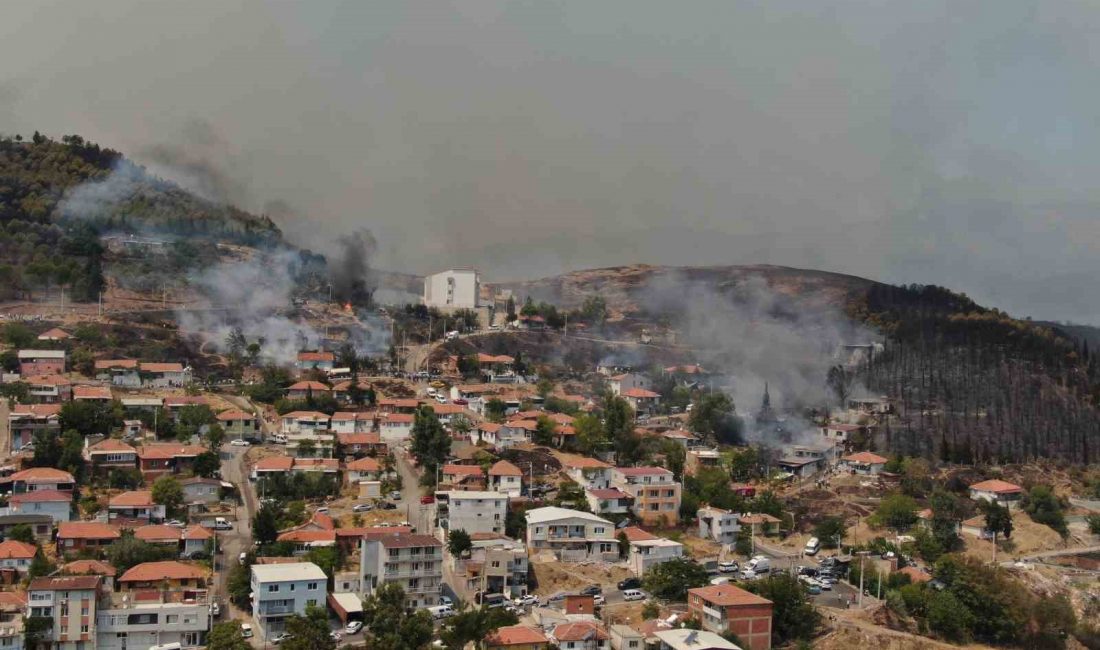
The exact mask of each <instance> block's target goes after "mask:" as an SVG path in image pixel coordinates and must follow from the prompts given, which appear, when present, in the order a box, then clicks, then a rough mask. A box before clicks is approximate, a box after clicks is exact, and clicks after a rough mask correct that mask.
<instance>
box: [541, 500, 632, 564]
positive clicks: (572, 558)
mask: <svg viewBox="0 0 1100 650" xmlns="http://www.w3.org/2000/svg"><path fill="white" fill-rule="evenodd" d="M526 514H527V550H528V552H529V553H539V552H542V551H550V552H552V553H553V554H554V555H555V556H556V557H557V558H558V559H559V560H561V561H564V562H580V561H587V560H595V561H600V560H603V561H607V562H613V561H615V560H617V559H618V557H619V545H618V542H617V540H616V539H615V526H614V525H613V524H612V523H611V522H610V521H608V520H606V519H604V518H602V517H598V516H596V515H593V514H591V513H588V512H581V511H579V510H570V509H568V508H558V507H554V506H549V507H545V508H534V509H532V510H528V511H527V513H526Z"/></svg>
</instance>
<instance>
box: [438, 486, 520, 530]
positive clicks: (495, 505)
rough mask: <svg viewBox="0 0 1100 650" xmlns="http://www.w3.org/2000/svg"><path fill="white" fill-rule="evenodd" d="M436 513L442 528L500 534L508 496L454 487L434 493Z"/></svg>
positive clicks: (506, 512) (506, 511)
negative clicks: (453, 489) (452, 489)
mask: <svg viewBox="0 0 1100 650" xmlns="http://www.w3.org/2000/svg"><path fill="white" fill-rule="evenodd" d="M435 501H436V516H437V517H438V525H439V527H440V528H441V529H442V530H444V531H451V530H464V531H466V532H467V533H470V534H473V533H503V532H504V520H505V518H506V517H507V515H508V495H506V494H502V493H500V492H474V491H467V490H456V491H450V492H436V495H435Z"/></svg>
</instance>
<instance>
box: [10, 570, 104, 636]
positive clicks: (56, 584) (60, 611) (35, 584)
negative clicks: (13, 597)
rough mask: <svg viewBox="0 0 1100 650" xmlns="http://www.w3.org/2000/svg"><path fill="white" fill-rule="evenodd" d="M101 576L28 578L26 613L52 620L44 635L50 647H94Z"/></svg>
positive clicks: (30, 615)
mask: <svg viewBox="0 0 1100 650" xmlns="http://www.w3.org/2000/svg"><path fill="white" fill-rule="evenodd" d="M101 580H102V578H101V577H100V576H58V577H49V578H35V579H34V580H32V581H31V583H30V585H29V586H28V587H27V616H28V617H37V616H42V617H45V618H49V619H51V620H52V621H53V626H52V628H51V629H50V630H49V632H47V638H46V639H43V640H44V641H46V642H48V643H49V646H50V648H51V649H52V650H84V648H87V647H94V645H95V643H96V634H95V630H94V629H93V627H94V623H95V620H96V600H97V599H98V597H99V591H100V585H101Z"/></svg>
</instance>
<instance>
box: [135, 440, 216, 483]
mask: <svg viewBox="0 0 1100 650" xmlns="http://www.w3.org/2000/svg"><path fill="white" fill-rule="evenodd" d="M203 453H206V448H205V447H203V446H202V445H181V444H177V443H170V442H161V443H149V444H146V445H143V446H142V447H141V448H139V449H138V469H140V470H141V474H142V476H144V477H145V480H146V481H147V482H149V483H150V484H151V483H152V481H154V480H156V479H157V478H159V477H161V476H163V475H165V474H179V473H181V472H190V471H191V468H192V467H193V466H194V462H195V458H197V457H198V456H199V454H203Z"/></svg>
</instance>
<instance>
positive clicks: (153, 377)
mask: <svg viewBox="0 0 1100 650" xmlns="http://www.w3.org/2000/svg"><path fill="white" fill-rule="evenodd" d="M138 374H140V375H141V385H142V386H144V387H147V388H180V387H183V386H186V385H188V384H190V383H191V368H185V367H184V366H183V364H181V363H148V362H141V363H139V364H138Z"/></svg>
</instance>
